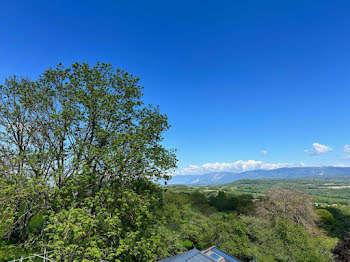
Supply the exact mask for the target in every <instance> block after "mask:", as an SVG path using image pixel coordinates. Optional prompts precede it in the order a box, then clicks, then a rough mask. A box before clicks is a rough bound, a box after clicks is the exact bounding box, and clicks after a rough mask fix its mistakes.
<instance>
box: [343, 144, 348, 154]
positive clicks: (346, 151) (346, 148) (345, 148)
mask: <svg viewBox="0 0 350 262" xmlns="http://www.w3.org/2000/svg"><path fill="white" fill-rule="evenodd" d="M343 151H344V152H345V153H350V146H349V145H345V146H344V149H343Z"/></svg>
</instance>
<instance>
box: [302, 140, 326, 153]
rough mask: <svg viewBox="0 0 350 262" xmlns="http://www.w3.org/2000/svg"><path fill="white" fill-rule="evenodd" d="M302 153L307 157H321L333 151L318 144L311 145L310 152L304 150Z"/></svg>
mask: <svg viewBox="0 0 350 262" xmlns="http://www.w3.org/2000/svg"><path fill="white" fill-rule="evenodd" d="M304 151H305V153H308V154H309V155H321V154H326V153H328V152H330V151H333V148H331V147H330V146H326V145H322V144H319V143H313V144H312V149H311V150H304Z"/></svg>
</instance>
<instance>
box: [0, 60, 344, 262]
mask: <svg viewBox="0 0 350 262" xmlns="http://www.w3.org/2000/svg"><path fill="white" fill-rule="evenodd" d="M0 93H1V97H0V261H9V260H11V259H15V258H19V257H21V256H26V255H30V254H33V253H35V252H41V251H43V250H49V251H52V252H51V253H50V256H51V257H52V258H53V259H54V260H55V261H85V262H88V261H101V260H104V261H157V260H159V259H162V258H166V257H169V256H172V255H176V254H179V253H181V252H184V251H186V250H189V249H191V248H193V247H196V248H198V249H204V248H206V247H209V246H217V247H219V248H220V249H222V250H224V251H225V252H227V253H229V254H232V255H234V256H235V257H237V258H239V259H241V260H242V261H251V260H253V259H254V260H255V261H300V262H302V261H303V262H305V261H310V262H311V261H319V262H322V261H350V255H349V245H350V236H349V235H348V231H349V229H350V224H349V221H350V219H349V217H350V209H349V207H348V205H347V204H348V202H347V201H348V199H347V197H344V199H343V200H341V201H340V200H339V199H336V201H338V202H332V197H334V195H332V194H331V193H330V194H329V195H325V196H324V197H326V198H327V199H328V200H327V201H325V199H320V197H322V194H316V193H310V190H309V191H308V189H307V188H309V187H307V188H306V189H305V187H304V188H303V187H300V186H299V187H298V186H295V184H296V183H299V184H303V183H304V184H305V183H306V182H307V183H309V184H310V183H312V182H310V181H306V182H305V181H304V182H303V181H270V180H266V181H238V182H237V183H236V184H234V185H225V186H217V187H193V188H191V187H184V186H181V187H179V186H178V187H176V186H172V187H170V186H169V187H167V186H165V187H161V186H160V185H159V184H157V183H155V182H156V181H158V180H160V179H165V180H166V179H168V178H169V174H170V173H171V172H172V171H173V170H174V169H175V168H176V165H177V158H176V154H175V153H176V151H175V150H174V149H167V148H165V146H164V143H163V139H164V132H166V131H167V130H168V129H169V128H170V124H169V123H168V118H167V116H166V115H165V114H162V113H161V111H160V109H159V108H158V107H157V106H152V105H145V104H144V102H143V101H142V87H141V86H140V85H139V78H137V77H136V76H134V75H132V74H129V73H127V72H125V71H123V70H120V69H114V68H113V67H112V66H111V65H109V64H105V63H98V64H96V65H94V66H90V65H89V64H86V63H83V64H79V63H75V64H73V65H72V66H70V67H67V68H65V67H64V66H63V65H61V64H60V65H58V66H56V67H55V68H50V69H48V70H46V71H45V72H44V73H43V74H41V75H40V77H39V78H38V79H37V80H31V79H29V78H24V77H17V76H13V77H9V78H8V79H7V80H6V81H5V83H3V84H2V85H0ZM290 183H294V186H293V185H291V184H290ZM315 183H316V182H315ZM321 184H322V183H321ZM272 185H277V186H272ZM317 187H320V185H317ZM320 190H322V188H321V189H320ZM328 190H331V189H328ZM318 192H320V191H318ZM332 192H333V191H332ZM319 200H322V201H319ZM339 201H340V202H339ZM332 203H338V205H337V206H332V205H331V204H332Z"/></svg>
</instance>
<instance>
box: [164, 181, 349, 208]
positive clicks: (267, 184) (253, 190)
mask: <svg viewBox="0 0 350 262" xmlns="http://www.w3.org/2000/svg"><path fill="white" fill-rule="evenodd" d="M169 188H171V190H173V191H177V192H192V191H197V190H199V191H200V192H203V193H207V194H210V192H215V191H224V192H227V193H235V194H252V195H254V197H259V196H262V195H264V194H265V192H266V191H268V190H269V189H272V188H293V189H297V190H299V191H303V192H305V193H307V194H309V195H310V196H312V198H313V200H314V201H315V203H318V204H320V205H332V204H341V205H350V179H344V178H334V179H325V180H315V179H247V180H239V181H236V182H234V183H230V184H224V185H217V186H189V187H187V186H171V187H169Z"/></svg>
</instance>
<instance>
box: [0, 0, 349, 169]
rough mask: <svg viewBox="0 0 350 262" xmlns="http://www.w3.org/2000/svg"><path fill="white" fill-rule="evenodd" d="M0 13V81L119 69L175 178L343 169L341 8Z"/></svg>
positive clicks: (108, 5)
mask: <svg viewBox="0 0 350 262" xmlns="http://www.w3.org/2000/svg"><path fill="white" fill-rule="evenodd" d="M0 12H1V25H0V39H1V41H0V80H1V81H3V79H4V78H5V77H6V76H9V75H12V74H17V75H29V76H31V77H33V78H35V77H36V76H37V75H38V74H39V73H41V72H42V71H43V70H45V69H46V68H48V67H50V66H54V65H56V64H57V63H58V62H63V63H64V64H65V65H70V64H71V63H73V62H75V61H79V62H83V61H86V62H90V63H95V62H96V61H104V62H110V63H112V64H113V65H114V66H115V67H120V68H124V69H126V70H127V71H129V72H131V73H134V74H136V75H138V76H140V77H141V78H142V84H143V85H144V86H145V89H144V93H145V100H146V102H149V103H153V104H159V105H160V107H161V110H162V111H163V112H164V113H166V114H167V115H168V116H169V121H170V123H171V124H172V129H171V131H169V132H168V134H167V135H166V142H165V143H166V145H167V146H168V147H172V148H177V149H178V158H179V160H180V161H179V167H180V168H184V167H187V166H189V165H198V166H201V165H203V164H205V163H215V162H218V163H232V162H235V161H237V160H244V161H246V160H249V159H252V160H256V161H264V162H268V163H280V162H286V163H300V162H304V163H306V164H310V165H336V164H344V165H350V161H346V160H344V158H345V157H346V156H347V155H350V152H349V153H346V152H343V151H344V149H343V147H344V145H346V144H350V1H345V0H343V1H341V0H339V1H331V0H329V1H322V0H314V1H311V0H310V1H305V0H302V1H296V0H290V1H280V0H275V1H243V0H242V1H214V0H213V1H204V0H201V1H190V0H187V1H164V0H163V1H150V0H148V1H116V0H114V1H86V0H85V1H47V0H46V1H4V2H3V3H2V5H1V9H0ZM313 143H319V144H322V145H325V146H329V147H331V148H332V149H333V150H328V149H327V148H326V149H325V148H323V149H322V148H321V149H320V151H317V150H318V149H317V145H316V149H314V151H312V147H313ZM262 150H266V151H267V154H266V155H265V156H263V154H262V153H261V151H262ZM304 150H309V152H304ZM315 150H316V151H315ZM327 151H329V152H328V153H325V152H327ZM345 151H346V150H345ZM312 152H314V154H312ZM318 153H319V154H318Z"/></svg>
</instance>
